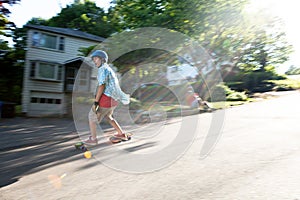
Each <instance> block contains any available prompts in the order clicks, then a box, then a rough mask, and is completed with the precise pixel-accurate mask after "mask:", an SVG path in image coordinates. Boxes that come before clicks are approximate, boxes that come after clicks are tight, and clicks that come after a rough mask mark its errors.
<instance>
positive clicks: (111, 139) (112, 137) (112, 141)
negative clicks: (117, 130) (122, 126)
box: [109, 133, 132, 144]
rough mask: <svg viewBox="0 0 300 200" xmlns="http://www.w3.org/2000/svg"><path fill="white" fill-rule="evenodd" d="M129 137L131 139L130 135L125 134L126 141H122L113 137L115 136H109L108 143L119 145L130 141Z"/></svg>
mask: <svg viewBox="0 0 300 200" xmlns="http://www.w3.org/2000/svg"><path fill="white" fill-rule="evenodd" d="M131 137H132V134H131V133H127V138H128V139H127V140H124V139H122V138H118V137H115V136H110V137H109V141H110V142H111V143H113V144H117V143H120V142H127V141H129V140H131Z"/></svg>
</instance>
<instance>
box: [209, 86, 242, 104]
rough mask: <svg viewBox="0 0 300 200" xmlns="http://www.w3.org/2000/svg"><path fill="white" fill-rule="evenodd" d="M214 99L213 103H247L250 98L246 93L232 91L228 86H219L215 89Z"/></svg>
mask: <svg viewBox="0 0 300 200" xmlns="http://www.w3.org/2000/svg"><path fill="white" fill-rule="evenodd" d="M212 94H213V98H211V99H210V100H212V101H214V102H215V101H225V100H227V101H246V100H247V99H248V96H247V95H246V93H245V92H237V91H235V90H232V89H231V88H229V87H228V86H227V85H225V84H224V83H223V84H219V85H217V86H216V87H215V88H214V89H213V93H212Z"/></svg>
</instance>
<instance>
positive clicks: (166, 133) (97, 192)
mask: <svg viewBox="0 0 300 200" xmlns="http://www.w3.org/2000/svg"><path fill="white" fill-rule="evenodd" d="M277 94H280V95H278V97H276V98H272V99H268V100H264V101H260V102H254V103H249V104H245V105H242V106H237V107H233V108H229V109H226V110H222V111H216V113H204V114H199V115H193V116H186V117H182V118H176V119H172V120H169V121H168V122H167V123H161V124H159V125H157V126H140V127H137V129H136V130H135V131H136V134H135V135H134V136H135V137H134V138H133V140H132V141H130V142H126V143H122V144H119V145H110V144H108V143H106V142H103V143H102V144H101V145H99V146H98V147H97V148H95V149H93V150H92V153H93V157H92V158H91V159H87V158H85V157H84V155H83V153H81V152H79V151H76V150H74V148H73V146H72V144H73V143H74V142H75V141H78V140H79V138H78V137H76V134H73V133H71V130H72V129H73V128H74V127H72V125H70V126H69V127H68V126H67V128H66V126H63V124H67V123H71V122H64V123H61V124H57V123H55V122H54V120H53V121H51V123H50V122H49V121H47V122H45V121H40V123H42V122H43V123H44V126H46V125H47V123H48V129H49V128H50V129H51V127H52V128H55V130H56V131H53V130H52V131H50V132H48V134H50V135H51V133H52V134H54V133H55V134H54V136H56V139H55V140H53V139H51V138H53V137H52V136H51V137H50V136H49V138H48V139H47V137H46V138H45V137H43V135H42V136H41V138H44V140H42V142H41V143H37V142H32V139H30V137H29V138H27V139H28V140H29V141H31V142H28V143H27V144H25V145H15V147H14V148H13V147H9V146H6V147H5V146H4V147H5V148H2V150H0V159H1V165H0V166H1V174H0V175H1V176H0V180H1V186H2V187H1V188H0V199H4V200H12V199H13V200H14V199H33V200H34V199H46V200H48V199H105V200H110V199H112V200H115V199H122V200H124V199H131V200H132V199H137V200H140V199H145V200H146V199H149V200H150V199H151V200H152V199H155V200H156V199H157V200H159V199H163V200H166V199H171V200H174V199H195V200H196V199H197V200H198V199H205V200H206V199H209V200H210V199H212V200H214V199H220V200H223V199H230V200H232V199H241V200H247V199H251V200H252V199H259V200H267V199H270V200H271V199H272V200H277V199H278V200H285V199H287V200H296V199H300V187H299V186H300V172H299V169H300V106H299V102H300V93H299V92H298V91H293V92H284V93H277ZM220 113H221V115H220V116H223V114H225V115H224V118H223V120H222V119H220V118H216V119H215V118H214V115H218V114H220ZM195 119H197V120H196V121H195ZM28 120H32V119H28ZM213 120H218V122H217V125H221V128H222V129H220V130H219V132H217V133H216V134H215V135H212V136H211V138H213V139H217V140H215V141H216V143H215V145H214V146H213V147H214V148H212V149H211V151H210V154H209V155H207V156H206V157H201V156H200V152H201V150H203V146H204V144H205V142H206V139H207V134H209V133H210V130H211V128H212V127H211V124H212V121H213ZM60 121H61V120H60ZM190 121H192V123H187V122H190ZM195 122H196V124H195ZM5 123H7V125H5ZM5 123H4V122H3V121H1V130H2V131H1V132H2V133H1V134H3V133H7V132H9V133H10V134H11V135H13V134H20V133H22V131H23V132H24V131H28V130H24V129H25V128H21V127H19V126H17V124H16V126H17V127H15V130H17V131H15V132H14V131H13V130H14V129H11V125H13V122H12V121H11V122H10V123H8V122H5ZM34 123H38V121H36V122H34ZM186 123H187V124H186ZM220 123H221V124H220ZM28 124H30V121H28ZM49 124H50V125H49ZM38 126H42V125H36V127H38ZM192 126H195V127H194V129H193V127H192ZM182 127H185V128H186V129H182ZM59 128H61V129H59ZM45 130H47V129H45ZM58 130H60V131H58ZM187 130H195V133H196V134H195V137H193V140H181V142H176V143H174V144H173V143H171V142H170V141H174V140H176V138H177V136H178V135H182V133H186V134H189V133H188V132H186V131H187ZM133 131H134V130H133ZM36 133H38V131H37V132H36ZM149 133H151V134H150V136H149ZM28 134H29V133H28ZM147 134H148V136H147ZM190 134H191V135H190V136H193V133H190ZM105 138H106V137H103V141H105ZM50 139H51V140H50ZM170 139H171V140H170ZM7 140H9V137H8V138H7ZM1 141H2V142H3V140H2V139H1ZM7 142H8V141H7ZM7 142H6V143H7ZM170 145H171V148H170V149H168V148H167V147H168V146H170ZM178 149H180V151H182V154H180V156H176V155H175V154H178V153H180V151H179V152H178ZM161 151H162V152H166V151H167V152H168V153H166V154H162V155H164V157H159V156H155V157H151V156H149V155H160V154H156V153H157V152H161ZM135 158H136V159H135ZM141 158H149V159H145V160H144V161H143V160H142V161H139V159H141ZM168 158H171V159H168ZM111 161H112V162H111ZM115 161H116V162H115ZM164 162H165V163H167V164H163V163H164ZM159 163H161V164H162V166H161V165H159ZM117 164H119V165H117ZM126 169H128V170H126ZM3 177H4V178H3Z"/></svg>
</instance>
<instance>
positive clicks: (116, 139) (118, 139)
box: [74, 133, 132, 152]
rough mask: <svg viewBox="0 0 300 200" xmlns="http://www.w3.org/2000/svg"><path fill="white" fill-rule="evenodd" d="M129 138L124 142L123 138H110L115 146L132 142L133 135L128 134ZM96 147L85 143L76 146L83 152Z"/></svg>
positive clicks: (75, 145) (78, 143)
mask: <svg viewBox="0 0 300 200" xmlns="http://www.w3.org/2000/svg"><path fill="white" fill-rule="evenodd" d="M127 137H128V140H123V139H121V138H117V137H115V136H113V135H112V136H110V137H109V141H110V142H111V143H113V144H116V143H120V142H126V141H129V140H131V137H132V134H131V133H127ZM98 145H99V144H98ZM94 146H97V145H87V144H85V143H84V142H77V143H76V144H74V147H75V148H76V149H78V150H82V151H83V152H85V151H88V149H89V148H92V147H94Z"/></svg>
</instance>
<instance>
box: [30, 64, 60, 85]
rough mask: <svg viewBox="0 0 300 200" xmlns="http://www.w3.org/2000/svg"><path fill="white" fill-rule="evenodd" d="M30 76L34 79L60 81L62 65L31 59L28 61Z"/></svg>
mask: <svg viewBox="0 0 300 200" xmlns="http://www.w3.org/2000/svg"><path fill="white" fill-rule="evenodd" d="M30 77H31V78H34V79H42V80H53V81H61V80H62V77H63V66H61V65H59V64H56V63H48V62H43V61H32V62H31V63H30Z"/></svg>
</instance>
